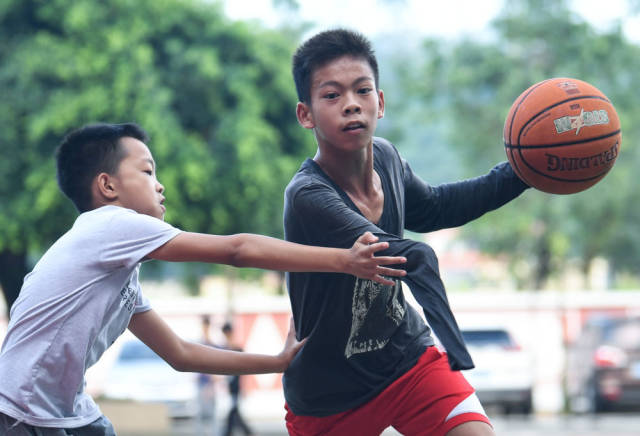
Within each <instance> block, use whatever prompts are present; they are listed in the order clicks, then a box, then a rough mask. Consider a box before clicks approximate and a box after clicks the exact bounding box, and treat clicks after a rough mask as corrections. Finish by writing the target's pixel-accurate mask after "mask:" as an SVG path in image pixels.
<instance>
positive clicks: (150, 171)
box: [144, 170, 153, 176]
mask: <svg viewBox="0 0 640 436" xmlns="http://www.w3.org/2000/svg"><path fill="white" fill-rule="evenodd" d="M144 172H145V173H147V174H149V175H150V176H152V175H153V170H144Z"/></svg>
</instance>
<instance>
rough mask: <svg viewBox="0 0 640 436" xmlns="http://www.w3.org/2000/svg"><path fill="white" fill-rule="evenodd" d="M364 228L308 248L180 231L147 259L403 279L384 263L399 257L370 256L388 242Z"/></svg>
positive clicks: (400, 259)
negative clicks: (334, 243) (349, 237)
mask: <svg viewBox="0 0 640 436" xmlns="http://www.w3.org/2000/svg"><path fill="white" fill-rule="evenodd" d="M377 240H378V238H377V237H376V236H374V235H373V234H371V233H369V232H367V233H365V234H363V235H362V236H360V238H358V240H357V241H356V242H355V244H353V246H352V247H351V248H350V249H340V248H327V247H312V246H308V245H301V244H295V243H292V242H287V241H283V240H281V239H276V238H270V237H268V236H262V235H254V234H249V233H241V234H236V235H229V236H217V235H207V234H203V233H190V232H182V233H180V234H179V235H178V236H176V237H175V238H173V239H172V240H171V241H169V242H167V243H166V244H164V245H163V246H162V247H160V248H158V249H156V250H155V251H153V252H151V253H150V254H149V256H148V257H150V258H152V259H158V260H166V261H172V262H194V261H195V262H210V263H222V264H227V265H232V266H236V267H254V268H263V269H271V270H278V271H290V272H303V271H313V272H339V273H346V274H353V275H355V276H357V277H360V278H364V279H370V280H375V281H377V282H380V283H383V284H388V285H392V284H393V283H394V282H393V281H391V280H389V279H386V278H384V277H383V276H391V277H402V276H404V275H405V272H404V271H403V270H399V269H394V268H387V267H384V266H383V265H392V264H400V263H404V262H405V261H406V259H404V258H403V257H399V256H398V257H390V256H379V257H377V256H374V254H375V253H376V252H378V251H380V250H384V249H386V248H387V247H388V243H387V242H378V243H377V242H376V241H377Z"/></svg>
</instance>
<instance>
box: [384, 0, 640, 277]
mask: <svg viewBox="0 0 640 436" xmlns="http://www.w3.org/2000/svg"><path fill="white" fill-rule="evenodd" d="M493 30H494V35H493V36H492V38H490V39H488V40H486V41H482V40H470V39H464V40H461V41H456V42H453V43H450V44H447V43H444V42H442V41H437V40H427V41H425V43H424V44H423V46H422V49H421V51H420V54H419V55H418V56H415V55H414V58H413V59H412V63H413V64H414V65H419V66H418V67H417V68H415V70H414V69H412V68H407V67H406V62H405V63H404V64H401V65H402V66H401V70H400V72H399V73H398V74H399V75H401V76H404V77H403V79H402V80H403V83H404V84H405V85H406V88H407V92H408V94H407V96H406V98H400V99H399V100H400V101H401V104H399V105H398V108H397V110H400V111H402V110H403V108H406V109H407V111H406V112H403V113H402V114H401V115H400V116H402V115H405V116H406V117H408V118H410V119H413V120H416V119H417V118H419V117H422V119H423V120H426V123H428V124H429V125H431V126H434V125H439V126H440V127H432V128H431V129H430V131H431V132H432V133H435V134H437V135H436V138H438V137H439V138H441V139H443V140H444V142H445V143H446V144H447V145H448V147H447V149H448V150H450V149H453V150H455V151H456V152H457V155H458V157H459V159H460V162H461V163H462V167H463V168H464V171H465V172H466V174H465V176H474V175H477V174H479V173H484V172H486V171H487V170H488V169H489V168H490V167H491V166H492V165H493V164H494V163H495V162H498V161H501V160H505V158H506V157H505V154H504V148H503V147H502V128H503V123H504V119H505V117H506V115H507V112H508V110H509V108H510V107H511V104H512V103H513V101H514V100H515V99H516V97H517V96H518V95H519V94H520V93H521V92H522V91H524V90H525V89H526V88H528V87H529V86H530V85H532V84H534V83H536V82H539V81H541V80H544V79H546V78H549V77H575V78H579V79H582V80H585V81H587V82H590V83H592V84H594V85H595V86H596V87H598V88H599V89H600V90H601V91H603V92H604V93H605V94H606V95H607V96H608V97H609V98H610V99H611V101H612V102H613V104H614V105H615V107H616V109H617V111H618V115H619V116H620V119H621V123H622V131H623V141H622V151H621V155H620V156H619V158H618V161H617V163H616V165H615V167H614V169H613V170H612V171H611V173H610V174H609V175H607V177H606V178H605V179H604V180H603V181H602V182H600V183H599V184H598V185H596V186H595V187H593V188H591V189H589V190H587V191H584V192H582V193H579V194H574V195H570V196H553V195H549V194H544V193H541V192H537V191H534V190H530V191H528V192H526V193H525V194H524V195H523V196H522V197H520V198H519V199H517V200H515V202H514V203H513V204H511V205H508V206H506V207H504V208H502V209H500V210H499V211H496V212H493V213H492V214H490V218H484V219H480V220H477V221H476V222H474V223H472V224H470V225H468V226H465V235H466V236H467V237H468V238H469V239H471V240H472V241H474V242H475V243H476V244H477V245H478V246H479V247H480V248H481V249H483V250H485V251H489V252H493V253H508V254H510V256H509V257H510V259H511V262H512V271H513V272H514V275H515V276H516V278H517V279H518V283H519V285H520V286H521V287H533V288H539V287H542V286H543V285H544V284H545V282H546V280H547V279H548V278H549V276H550V275H553V274H554V272H556V271H558V270H559V269H560V268H562V267H563V266H565V265H566V263H567V261H568V260H569V259H572V258H578V259H580V261H581V263H582V266H583V270H584V272H585V273H587V272H588V268H589V265H590V264H591V261H592V259H593V258H594V257H595V256H605V257H607V258H608V259H610V260H611V261H612V263H611V265H612V266H613V267H614V268H615V269H618V270H625V269H626V270H628V269H632V270H634V271H637V269H638V264H640V237H638V238H636V237H634V236H632V235H637V234H638V232H637V230H636V229H635V226H636V223H637V218H638V217H640V203H639V202H638V196H639V195H640V194H638V193H637V190H636V189H635V188H634V183H633V169H634V168H636V167H637V166H638V164H640V154H639V152H638V150H637V148H636V147H634V146H633V144H635V142H636V141H637V139H636V138H638V136H639V135H640V132H639V127H638V125H637V124H636V123H633V122H632V120H634V119H636V118H637V117H638V116H640V114H639V113H638V111H639V110H638V109H637V105H636V104H635V102H636V101H638V99H639V98H640V89H639V88H638V87H637V86H635V84H634V83H635V81H636V79H635V71H637V68H638V67H640V52H639V47H638V46H637V45H635V44H632V43H630V42H629V41H628V40H626V39H625V37H624V35H623V34H622V31H621V29H620V28H619V27H618V28H614V29H613V30H610V31H608V32H605V33H597V32H596V31H595V30H594V29H593V28H592V27H591V26H589V25H588V24H587V23H585V22H583V21H581V20H580V19H579V18H578V17H576V16H575V15H573V14H572V13H571V12H570V10H569V8H568V5H567V2H566V1H564V0H563V1H558V0H513V1H510V2H506V3H505V7H504V10H503V11H502V13H501V14H500V15H499V17H498V18H497V19H496V20H495V21H494V23H493ZM411 71H415V72H413V73H412V72H411ZM411 94H413V95H418V96H419V98H420V99H421V101H422V105H417V104H416V103H415V102H413V101H412V99H411V98H410V97H411ZM416 108H418V110H419V111H418V112H416V111H415V109H416ZM420 108H422V109H420ZM396 117H398V114H396ZM416 130H417V129H413V128H412V129H411V130H407V136H411V135H413V134H414V133H415V132H416ZM417 131H418V132H419V131H420V130H417ZM399 134H400V135H402V133H399ZM414 142H415V141H414ZM422 148H424V146H422ZM437 150H438V149H436V152H435V153H433V154H432V153H431V150H430V152H429V153H425V152H424V151H423V150H421V152H422V154H423V156H424V157H423V161H426V162H428V163H429V166H430V167H431V168H437V166H438V164H439V163H440V162H439V159H440V156H441V154H440V153H438V152H437ZM451 171H452V173H453V175H452V178H450V179H449V180H452V179H453V177H457V174H456V173H457V171H459V169H451ZM428 174H429V173H426V174H425V175H424V177H425V178H426V179H427V180H430V179H429V177H428ZM523 264H528V265H532V267H531V268H526V269H522V268H519V266H521V265H523ZM521 271H526V273H522V272H521Z"/></svg>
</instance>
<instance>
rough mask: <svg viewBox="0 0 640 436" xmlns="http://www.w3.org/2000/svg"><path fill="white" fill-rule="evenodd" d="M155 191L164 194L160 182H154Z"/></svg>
mask: <svg viewBox="0 0 640 436" xmlns="http://www.w3.org/2000/svg"><path fill="white" fill-rule="evenodd" d="M156 191H158V192H159V193H160V194H162V193H163V192H164V185H163V184H162V183H160V182H156Z"/></svg>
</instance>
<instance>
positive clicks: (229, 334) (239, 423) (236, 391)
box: [222, 322, 253, 436]
mask: <svg viewBox="0 0 640 436" xmlns="http://www.w3.org/2000/svg"><path fill="white" fill-rule="evenodd" d="M222 333H223V334H224V337H225V338H226V341H227V346H226V347H227V349H229V350H233V351H242V347H240V346H238V345H237V344H236V343H235V342H234V340H233V325H232V324H231V323H230V322H226V323H224V325H223V326H222ZM228 380H229V395H231V409H229V415H228V416H227V425H226V427H225V429H224V433H223V435H224V436H231V435H232V434H233V429H234V428H239V429H240V430H241V431H242V432H243V433H244V434H245V435H247V436H252V435H253V431H252V430H251V427H249V425H248V424H247V422H246V421H245V420H244V418H243V417H242V415H241V414H240V408H239V407H238V406H239V404H238V403H239V401H240V377H239V376H237V375H232V376H229V378H228Z"/></svg>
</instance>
